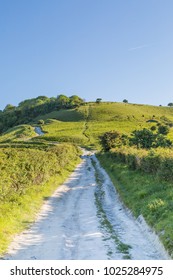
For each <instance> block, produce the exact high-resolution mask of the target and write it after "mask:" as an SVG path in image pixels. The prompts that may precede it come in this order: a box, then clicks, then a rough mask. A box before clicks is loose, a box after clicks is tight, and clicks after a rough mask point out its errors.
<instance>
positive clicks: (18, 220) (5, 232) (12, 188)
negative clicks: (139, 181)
mask: <svg viewBox="0 0 173 280" xmlns="http://www.w3.org/2000/svg"><path fill="white" fill-rule="evenodd" d="M36 147H37V146H36V145H35V148H34V147H33V148H32V149H30V148H25V147H24V148H17V147H16V148H4V149H2V148H1V149H0V174H1V176H0V239H1V242H0V253H2V252H4V251H5V250H6V248H7V246H8V244H9V243H10V241H11V237H12V235H14V234H16V233H19V232H20V231H22V230H23V229H25V227H27V226H28V225H29V222H33V220H34V218H35V215H36V213H37V212H38V210H39V209H40V207H41V204H42V203H43V200H44V199H45V198H46V197H48V196H50V195H51V194H52V192H53V190H55V189H56V188H57V187H58V185H59V184H62V183H63V182H64V180H65V178H66V177H67V176H68V175H69V174H70V173H71V172H72V170H73V169H74V167H75V166H76V164H77V163H78V162H79V161H80V160H79V155H80V154H81V152H80V150H79V149H78V148H77V147H76V146H75V145H71V144H59V145H58V146H55V145H52V146H49V147H46V148H45V147H44V148H42V149H37V148H36Z"/></svg>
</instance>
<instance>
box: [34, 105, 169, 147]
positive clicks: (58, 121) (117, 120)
mask: <svg viewBox="0 0 173 280" xmlns="http://www.w3.org/2000/svg"><path fill="white" fill-rule="evenodd" d="M38 119H43V120H45V125H43V126H42V127H43V130H44V131H45V132H46V134H45V135H44V136H42V139H45V140H47V141H50V140H51V141H58V142H74V143H77V144H79V145H82V146H86V147H90V148H91V147H93V148H97V149H100V143H99V137H100V136H101V135H102V134H103V133H105V132H106V131H110V130H118V131H119V132H121V133H125V134H128V135H130V133H131V132H132V131H133V130H135V129H142V128H144V127H146V128H150V127H151V126H153V125H157V123H153V122H152V121H156V122H159V123H162V124H166V123H169V124H170V125H171V124H172V125H173V108H170V107H158V106H149V105H137V104H124V103H116V102H114V103H113V102H112V103H111V102H109V103H101V104H96V103H88V104H87V105H85V106H80V107H79V108H77V109H71V110H60V111H54V112H52V113H50V114H47V115H42V116H39V117H38V118H37V119H36V121H37V120H38ZM148 121H151V122H148ZM168 137H169V138H170V139H172V140H173V128H171V130H170V132H169V135H168Z"/></svg>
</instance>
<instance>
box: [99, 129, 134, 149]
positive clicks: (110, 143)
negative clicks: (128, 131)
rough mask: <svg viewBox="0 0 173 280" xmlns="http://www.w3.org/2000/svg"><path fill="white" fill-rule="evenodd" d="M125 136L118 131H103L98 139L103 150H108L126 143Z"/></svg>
mask: <svg viewBox="0 0 173 280" xmlns="http://www.w3.org/2000/svg"><path fill="white" fill-rule="evenodd" d="M127 138H128V137H127V135H125V134H121V133H119V132H118V131H109V132H106V133H104V134H103V135H102V136H101V137H100V140H101V144H102V146H103V148H104V150H105V151H109V150H110V149H112V148H116V147H120V146H122V145H125V144H127Z"/></svg>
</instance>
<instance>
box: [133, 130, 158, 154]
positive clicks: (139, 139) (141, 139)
mask: <svg viewBox="0 0 173 280" xmlns="http://www.w3.org/2000/svg"><path fill="white" fill-rule="evenodd" d="M156 136H157V135H156V134H154V133H153V132H152V131H151V130H149V129H147V128H143V129H142V130H134V131H133V132H132V137H131V138H130V143H131V144H133V145H136V146H137V147H138V148H144V149H149V148H151V147H152V145H153V143H154V142H155V140H156Z"/></svg>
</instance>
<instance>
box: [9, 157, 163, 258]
mask: <svg viewBox="0 0 173 280" xmlns="http://www.w3.org/2000/svg"><path fill="white" fill-rule="evenodd" d="M167 258H168V256H167V254H166V252H165V251H164V249H163V248H162V246H161V244H160V243H159V242H158V240H157V238H156V237H155V236H153V234H151V233H150V232H149V231H148V228H147V227H146V226H145V224H142V225H141V224H140V223H139V222H138V221H136V220H135V219H134V218H133V217H132V215H131V214H130V213H129V212H128V211H127V210H126V209H125V208H124V207H123V205H122V204H121V202H120V200H119V197H118V195H117V193H116V191H115V188H114V186H113V184H112V182H111V180H110V178H109V177H108V175H107V173H106V172H105V171H104V170H103V169H102V168H101V167H100V164H99V162H98V160H97V159H96V157H95V155H94V154H92V153H89V152H86V151H84V155H83V156H82V162H81V163H80V164H79V165H78V167H77V168H76V170H75V171H74V172H73V173H72V174H71V176H70V177H69V179H68V180H67V181H66V182H65V183H64V184H63V185H61V186H60V187H58V188H57V190H56V191H55V193H54V194H53V195H52V196H51V197H50V198H49V199H48V200H47V201H46V202H45V204H44V205H43V207H42V209H41V211H40V213H39V214H38V217H37V220H36V222H35V223H34V224H33V225H32V226H31V228H30V229H28V230H26V231H24V232H23V233H22V234H20V235H18V236H16V237H15V238H14V241H13V242H12V243H11V245H10V247H9V249H8V252H7V254H6V255H5V259H9V260H16V259H17V260H32V259H38V260H46V259H48V260H79V259H81V260H93V259H103V260H104V259H105V260H106V259H136V260H137V259H154V260H156V259H167Z"/></svg>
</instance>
